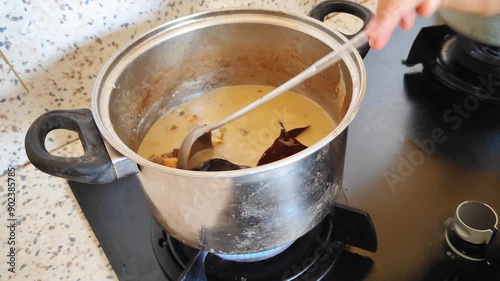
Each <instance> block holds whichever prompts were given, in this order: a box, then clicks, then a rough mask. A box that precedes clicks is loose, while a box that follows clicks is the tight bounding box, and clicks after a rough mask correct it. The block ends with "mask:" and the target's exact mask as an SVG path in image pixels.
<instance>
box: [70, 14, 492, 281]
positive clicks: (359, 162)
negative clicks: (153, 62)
mask: <svg viewBox="0 0 500 281" xmlns="http://www.w3.org/2000/svg"><path fill="white" fill-rule="evenodd" d="M431 21H432V19H430V20H427V21H422V22H419V26H418V27H416V28H414V29H413V31H411V32H408V33H403V32H396V33H395V34H394V36H393V39H392V42H391V44H390V45H389V46H388V47H387V48H386V49H384V50H383V51H379V52H375V51H372V52H370V53H369V54H368V56H367V57H366V59H365V64H366V68H367V75H368V87H367V89H368V90H367V94H366V98H365V102H364V105H363V107H362V109H361V111H360V113H359V114H358V116H357V117H356V119H355V121H354V122H353V123H352V125H351V126H350V127H349V137H348V146H347V154H346V167H345V178H344V184H343V189H344V193H345V198H346V199H345V200H344V201H343V202H339V204H337V206H336V207H335V208H334V209H333V210H332V211H331V214H330V215H329V216H327V217H326V218H325V220H324V221H323V222H322V223H320V224H319V225H318V226H317V227H316V228H314V229H313V230H311V232H309V233H308V234H306V235H305V236H303V237H301V238H299V239H298V240H297V241H295V242H293V243H292V244H290V245H284V246H283V247H281V248H280V249H276V250H275V251H272V252H267V253H257V254H254V255H248V256H239V257H234V256H233V257H228V256H223V255H215V254H208V255H207V254H206V253H204V252H200V251H199V250H197V249H192V248H189V247H187V246H186V245H183V244H182V243H180V242H179V241H176V240H175V239H174V238H173V237H171V236H169V235H168V233H166V232H165V231H164V230H163V229H161V227H160V226H158V224H156V222H155V221H154V220H153V219H152V216H151V213H150V210H149V207H148V205H147V202H146V200H145V198H144V196H143V194H142V191H141V187H140V183H139V181H138V180H137V178H135V177H129V178H126V179H122V180H120V181H118V182H115V183H112V184H107V185H99V186H96V185H85V184H81V183H75V182H70V186H71V188H72V190H73V192H74V194H75V197H76V199H77V200H78V202H79V204H80V206H81V207H82V210H83V212H84V214H85V216H86V218H87V219H88V221H89V223H90V225H91V227H92V229H93V230H94V232H95V234H96V236H97V239H98V240H99V242H100V245H101V247H102V248H103V250H104V252H105V253H106V256H107V257H108V258H109V260H110V263H111V265H112V267H113V269H114V270H115V272H116V274H117V276H118V277H119V279H120V280H126V281H133V280H141V281H167V280H168V281H176V280H213V281H215V280H217V281H223V280H237V281H243V280H256V281H257V280H307V281H309V280H346V281H347V280H384V281H392V280H395V281H396V280H398V281H399V280H419V281H420V280H421V281H424V280H432V281H434V280H436V281H445V280H456V281H465V280H500V245H499V244H500V234H497V233H496V232H497V231H496V229H495V227H498V216H497V215H496V214H495V213H494V211H497V212H500V111H499V110H498V107H497V106H495V105H494V104H495V103H496V101H497V98H498V95H497V93H498V90H497V89H498V88H497V85H496V84H495V83H496V81H497V80H496V79H498V76H497V74H498V70H499V69H498V68H497V67H495V63H496V62H495V59H494V58H496V56H497V53H496V52H497V51H498V50H497V49H494V48H489V47H487V46H480V45H477V44H474V43H473V42H470V41H468V40H467V39H465V38H462V37H459V36H456V34H454V33H453V32H452V31H451V30H450V29H449V28H447V27H432V28H429V29H424V30H423V31H422V33H420V35H418V36H417V33H419V31H420V28H422V27H424V26H426V25H429V24H430V23H431ZM415 38H417V39H416V40H415ZM414 40H415V41H414ZM413 43H414V44H413ZM478 50H479V51H478ZM471 52H472V53H471ZM408 53H410V55H409V56H408ZM457 54H458V55H457ZM470 54H472V55H470ZM405 58H406V60H405V61H404V64H403V63H401V60H402V59H405ZM485 58H486V59H485ZM484 64H487V66H486V67H485V66H484ZM481 65H483V66H481ZM410 66H411V67H410ZM450 69H451V70H450ZM444 70H447V71H444ZM480 78H482V79H484V80H485V81H486V82H488V81H489V82H490V84H489V85H490V87H487V85H485V84H484V81H483V80H481V79H480ZM478 81H479V82H478ZM481 83H482V84H481ZM481 85H482V86H481ZM478 89H479V90H478ZM491 89H493V90H491ZM485 90H486V91H488V93H489V98H487V99H486V98H480V96H478V94H479V95H481V93H483V96H484V91H485ZM481 91H483V92H481ZM462 202H465V203H462ZM480 202H482V203H480ZM200 261H204V262H203V263H201V264H202V265H200Z"/></svg>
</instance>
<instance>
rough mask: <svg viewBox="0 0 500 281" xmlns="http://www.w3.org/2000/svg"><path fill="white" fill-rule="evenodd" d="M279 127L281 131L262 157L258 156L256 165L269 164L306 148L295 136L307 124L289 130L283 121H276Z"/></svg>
mask: <svg viewBox="0 0 500 281" xmlns="http://www.w3.org/2000/svg"><path fill="white" fill-rule="evenodd" d="M278 122H279V123H280V127H281V133H280V135H279V137H278V138H277V139H276V140H275V141H274V143H273V144H272V145H271V147H269V148H268V149H267V150H266V151H265V152H264V154H263V155H262V157H261V158H260V160H259V162H258V163H257V166H261V165H265V164H269V163H272V162H275V161H278V160H281V159H283V158H286V157H288V156H292V155H293V154H295V153H298V152H300V151H302V150H304V149H306V148H307V146H305V145H303V144H302V143H300V142H299V141H298V140H297V139H296V137H298V136H299V135H300V134H301V133H302V132H304V131H305V130H307V128H309V126H307V127H302V128H296V129H293V130H290V131H288V132H287V131H286V129H285V126H284V125H283V122H281V121H278Z"/></svg>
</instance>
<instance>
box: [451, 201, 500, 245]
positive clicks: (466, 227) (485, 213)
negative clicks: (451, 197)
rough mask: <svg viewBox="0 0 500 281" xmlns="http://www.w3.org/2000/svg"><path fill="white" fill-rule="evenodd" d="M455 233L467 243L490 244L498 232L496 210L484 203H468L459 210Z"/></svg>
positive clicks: (464, 203)
mask: <svg viewBox="0 0 500 281" xmlns="http://www.w3.org/2000/svg"><path fill="white" fill-rule="evenodd" d="M453 231H454V232H455V234H456V235H457V236H458V237H460V238H461V239H463V240H464V241H466V242H469V243H472V244H475V245H485V244H489V243H490V242H491V240H492V239H493V237H494V236H495V234H496V233H497V232H498V216H497V214H496V213H495V210H493V209H492V208H491V207H490V206H488V205H486V204H484V203H482V202H477V201H466V202H463V203H461V204H460V205H459V206H458V208H457V211H456V214H455V217H454V218H453Z"/></svg>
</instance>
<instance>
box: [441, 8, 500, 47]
mask: <svg viewBox="0 0 500 281" xmlns="http://www.w3.org/2000/svg"><path fill="white" fill-rule="evenodd" d="M439 14H440V15H441V17H442V18H443V20H444V21H445V22H446V24H447V25H448V26H449V27H451V28H452V29H453V30H455V31H456V32H457V33H459V34H461V35H463V36H465V37H467V38H469V39H472V40H474V41H476V42H478V43H482V44H486V45H490V46H494V47H500V15H496V16H489V17H488V16H482V15H476V14H470V13H464V12H458V11H454V10H448V9H442V10H440V11H439Z"/></svg>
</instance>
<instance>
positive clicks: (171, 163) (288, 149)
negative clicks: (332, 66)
mask: <svg viewBox="0 0 500 281" xmlns="http://www.w3.org/2000/svg"><path fill="white" fill-rule="evenodd" d="M278 122H279V124H280V127H281V132H280V135H279V137H278V138H277V139H276V140H275V141H274V143H273V144H272V145H271V147H269V148H268V149H267V150H266V151H265V152H264V154H263V155H262V156H261V158H260V159H259V162H258V163H257V166H261V165H265V164H269V163H272V162H275V161H278V160H281V159H283V158H286V157H288V156H292V155H293V154H295V153H298V152H300V151H302V150H304V149H306V148H307V146H305V145H303V144H302V143H300V142H299V141H298V140H297V139H296V138H297V137H298V136H299V135H300V134H301V133H303V132H304V131H305V130H307V128H309V126H307V127H302V128H296V129H292V130H290V131H288V132H287V131H286V129H285V126H284V125H283V122H281V121H278ZM178 156H179V149H174V150H173V151H172V152H170V153H165V154H162V155H161V156H156V155H153V156H151V157H150V158H149V160H150V161H152V162H154V163H157V164H160V165H164V166H168V167H172V168H176V167H177V158H178ZM247 168H250V167H249V166H244V165H238V164H235V163H233V162H231V161H228V160H225V159H220V158H214V159H210V160H208V161H205V162H204V163H203V164H201V165H199V166H197V167H194V168H192V169H191V170H193V171H206V172H215V171H231V170H241V169H247Z"/></svg>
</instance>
